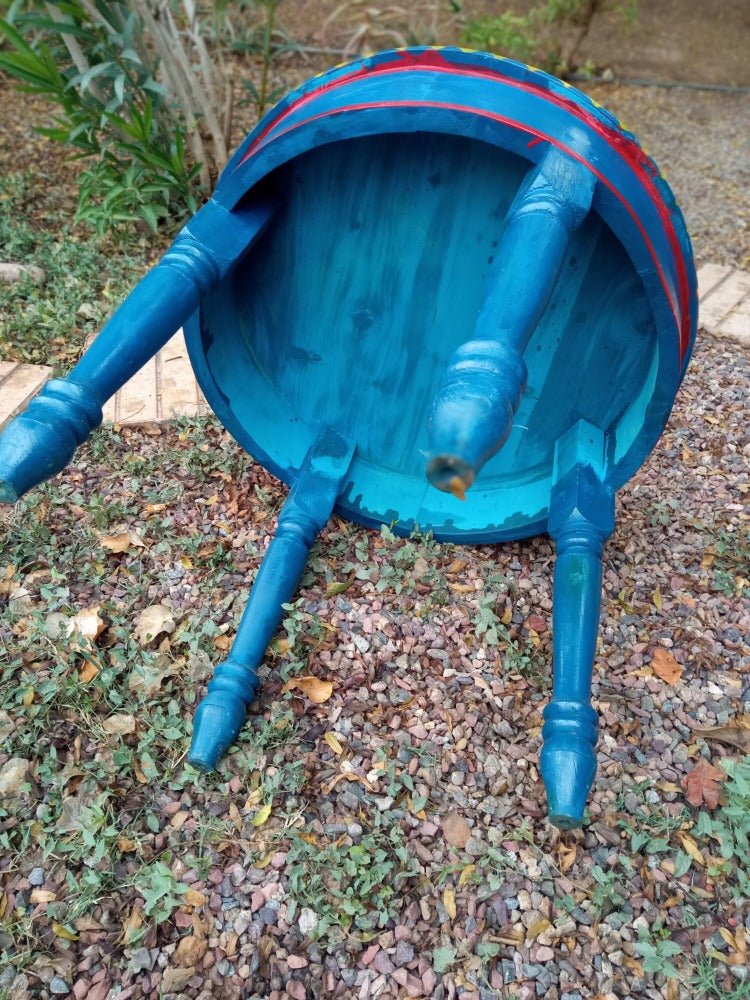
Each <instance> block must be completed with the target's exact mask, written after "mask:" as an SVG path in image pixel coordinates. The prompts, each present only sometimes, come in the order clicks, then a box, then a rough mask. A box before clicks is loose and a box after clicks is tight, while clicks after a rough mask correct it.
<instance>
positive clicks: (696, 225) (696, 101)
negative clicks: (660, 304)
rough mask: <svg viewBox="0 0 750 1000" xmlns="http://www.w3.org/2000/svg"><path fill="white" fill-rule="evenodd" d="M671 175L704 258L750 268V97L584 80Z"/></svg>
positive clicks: (702, 260) (588, 89)
mask: <svg viewBox="0 0 750 1000" xmlns="http://www.w3.org/2000/svg"><path fill="white" fill-rule="evenodd" d="M584 89H585V90H586V92H587V93H589V94H590V95H591V96H592V97H593V98H595V100H597V101H599V102H600V103H601V104H603V105H604V106H605V107H607V108H609V109H610V110H611V111H612V112H613V113H614V114H615V115H617V117H618V118H619V119H620V120H621V121H622V122H623V123H624V124H625V125H626V127H627V128H629V129H631V130H632V131H633V132H635V134H636V135H637V136H638V138H639V140H640V141H641V144H642V145H643V146H644V148H645V149H646V150H647V151H648V152H649V154H650V155H651V156H652V157H653V158H654V159H655V160H656V162H657V164H658V165H659V167H660V169H661V171H662V173H663V174H664V175H665V177H666V178H667V180H668V181H669V183H670V185H671V186H672V190H673V191H674V193H675V196H676V198H677V202H678V204H679V205H680V207H681V208H682V211H683V213H684V215H685V219H686V221H687V226H688V231H689V233H690V236H691V239H692V241H693V249H694V251H695V255H696V257H697V258H698V260H699V261H700V263H707V262H709V261H710V262H716V263H719V264H734V265H735V266H736V267H740V268H744V269H745V270H748V269H750V100H749V99H748V95H747V94H732V93H725V92H719V91H705V90H695V89H691V88H685V87H674V88H671V89H667V88H664V87H637V86H624V85H621V84H600V85H596V86H585V87H584Z"/></svg>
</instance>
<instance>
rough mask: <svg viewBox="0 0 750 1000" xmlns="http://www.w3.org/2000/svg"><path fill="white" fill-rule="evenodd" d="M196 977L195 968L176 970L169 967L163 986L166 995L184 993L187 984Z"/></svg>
mask: <svg viewBox="0 0 750 1000" xmlns="http://www.w3.org/2000/svg"><path fill="white" fill-rule="evenodd" d="M194 975H195V966H194V965H190V966H188V967H187V968H186V969H174V968H172V967H171V966H167V968H166V969H165V970H164V976H163V978H162V981H161V984H162V986H163V987H164V992H165V993H182V991H183V990H184V989H185V987H186V986H187V984H188V983H189V982H190V980H191V979H192V978H193V976H194Z"/></svg>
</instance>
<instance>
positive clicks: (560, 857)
mask: <svg viewBox="0 0 750 1000" xmlns="http://www.w3.org/2000/svg"><path fill="white" fill-rule="evenodd" d="M575 859H576V848H575V847H574V846H573V845H572V844H571V845H570V846H568V845H567V844H560V845H559V846H558V849H557V864H558V867H559V869H560V871H561V872H562V873H563V875H564V874H565V872H567V871H570V869H571V868H572V867H573V864H574V862H575Z"/></svg>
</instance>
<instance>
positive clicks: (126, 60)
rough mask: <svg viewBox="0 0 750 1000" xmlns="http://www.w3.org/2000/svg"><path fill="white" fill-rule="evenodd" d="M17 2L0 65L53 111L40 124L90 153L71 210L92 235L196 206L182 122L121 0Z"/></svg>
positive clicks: (4, 30)
mask: <svg viewBox="0 0 750 1000" xmlns="http://www.w3.org/2000/svg"><path fill="white" fill-rule="evenodd" d="M46 9H47V10H48V12H49V16H45V13H44V12H43V10H42V6H41V5H37V4H35V3H32V2H29V3H23V4H21V3H19V2H18V0H16V2H14V3H12V4H11V5H10V7H9V8H7V11H6V13H7V17H6V19H5V20H0V34H1V35H2V36H4V37H5V39H6V40H7V42H9V43H10V45H11V47H12V48H11V51H3V52H0V69H1V70H4V71H5V72H6V73H8V74H9V75H10V76H12V77H14V78H15V79H16V80H17V81H18V82H19V84H20V88H21V89H22V90H24V91H28V92H31V93H37V94H41V95H43V96H44V97H45V98H47V99H48V100H49V101H51V102H52V103H54V104H56V105H57V106H58V109H59V113H58V115H57V117H56V120H55V124H54V126H53V127H51V128H45V129H41V130H40V131H41V132H42V133H43V134H44V135H46V136H48V137H49V138H51V139H54V140H56V141H59V142H62V143H64V144H65V145H68V146H71V147H73V149H75V150H76V152H77V153H78V155H80V156H83V157H91V158H93V161H94V162H93V163H92V164H91V166H89V167H87V169H86V170H85V171H84V173H83V175H82V178H81V188H80V197H79V202H78V217H79V218H80V219H83V220H86V221H87V222H89V223H90V224H91V225H92V226H93V227H94V228H95V229H97V230H98V231H99V232H103V231H105V230H107V229H110V228H113V227H116V226H117V225H120V224H132V223H134V222H136V221H138V220H141V219H142V220H144V221H145V222H146V223H147V224H148V225H149V226H150V227H151V228H152V229H154V230H155V229H156V228H157V226H158V224H159V220H160V219H162V218H164V217H167V216H169V217H175V216H176V217H177V218H180V217H182V216H184V215H185V214H186V213H188V212H194V211H195V209H196V207H197V195H198V191H197V178H198V175H199V173H200V171H201V164H200V163H199V162H193V163H189V162H188V158H187V157H186V152H185V143H186V135H187V126H186V124H185V122H184V116H181V115H180V114H179V113H176V112H175V109H174V107H173V105H172V103H171V101H170V94H169V92H168V91H167V90H166V88H165V87H164V86H163V85H162V84H161V83H160V82H159V81H158V80H157V78H156V70H157V61H156V59H155V57H154V56H153V55H152V54H151V52H150V51H149V49H148V48H147V46H146V45H145V44H144V39H143V25H142V22H141V21H140V19H139V18H138V16H137V15H136V13H135V12H134V11H132V10H128V8H127V6H126V5H125V4H122V3H105V2H103V0H96V3H94V4H92V3H83V2H78V0H73V2H67V3H58V4H56V5H54V7H53V5H52V4H47V5H46Z"/></svg>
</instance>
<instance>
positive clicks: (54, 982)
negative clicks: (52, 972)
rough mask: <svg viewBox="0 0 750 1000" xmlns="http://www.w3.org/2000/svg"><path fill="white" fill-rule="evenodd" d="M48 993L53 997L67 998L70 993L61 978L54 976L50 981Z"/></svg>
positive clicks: (68, 987)
mask: <svg viewBox="0 0 750 1000" xmlns="http://www.w3.org/2000/svg"><path fill="white" fill-rule="evenodd" d="M49 991H50V993H54V994H55V996H67V995H68V993H70V986H68V984H67V983H66V982H65V980H64V979H63V978H62V976H55V977H54V978H53V979H51V980H50V984H49Z"/></svg>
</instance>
